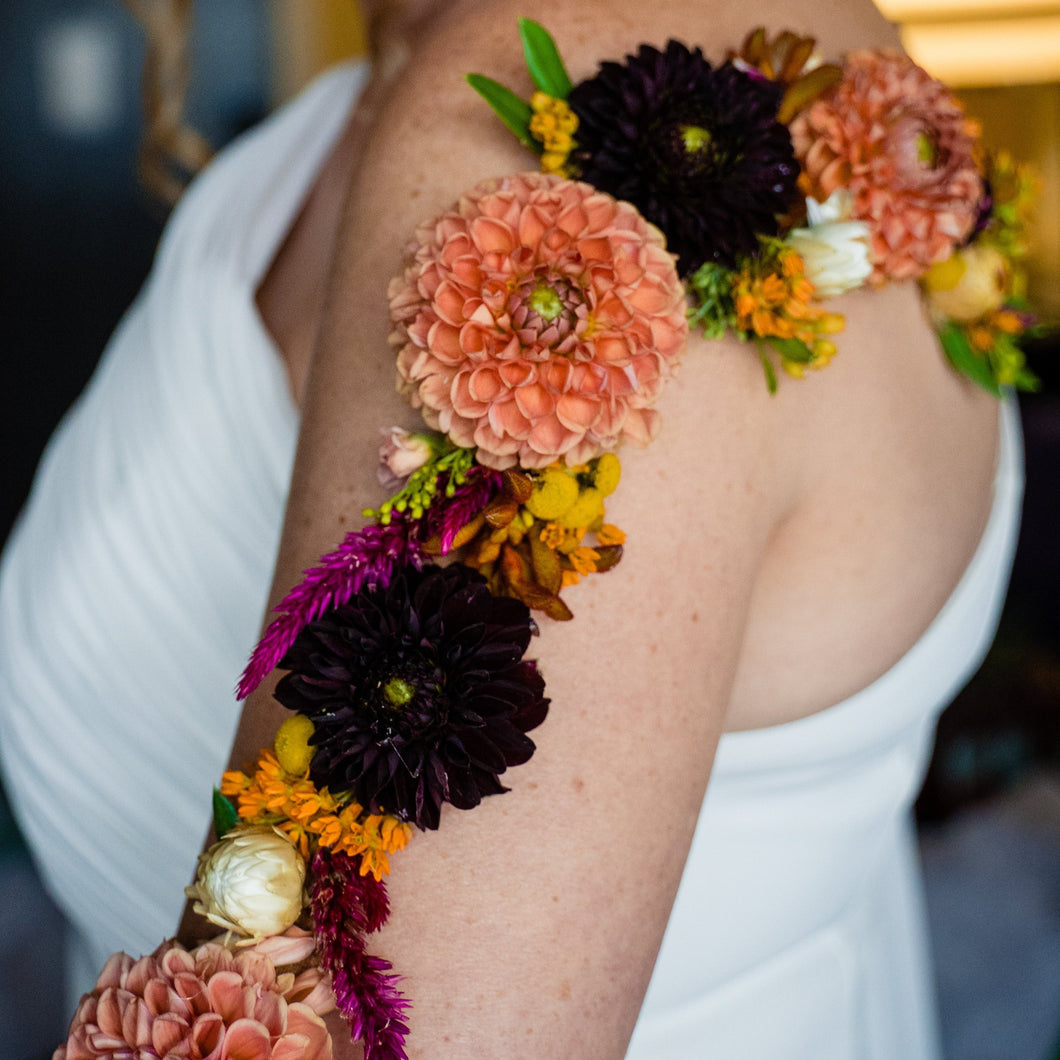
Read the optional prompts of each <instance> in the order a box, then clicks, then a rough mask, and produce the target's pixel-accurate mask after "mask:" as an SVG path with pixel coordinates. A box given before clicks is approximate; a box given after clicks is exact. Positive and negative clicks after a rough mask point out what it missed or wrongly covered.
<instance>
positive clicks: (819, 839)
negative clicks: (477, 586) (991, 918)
mask: <svg viewBox="0 0 1060 1060" xmlns="http://www.w3.org/2000/svg"><path fill="white" fill-rule="evenodd" d="M364 76H365V75H364V70H363V69H361V68H353V67H344V68H340V69H338V70H335V71H333V72H332V73H330V74H328V75H326V76H325V77H323V78H321V79H320V80H319V81H317V82H316V83H315V84H314V85H313V86H311V87H310V88H309V89H308V90H307V91H306V92H305V93H304V94H303V95H302V96H301V97H299V98H298V99H297V100H296V101H294V103H292V104H291V105H289V106H288V107H286V108H285V109H283V110H282V111H280V112H279V113H278V114H276V115H274V116H273V117H272V118H271V119H270V120H269V121H267V122H265V123H264V124H263V125H262V126H260V127H259V128H258V129H257V130H255V131H253V132H251V133H250V134H249V135H247V136H245V137H244V138H243V139H241V140H240V141H239V142H238V143H237V144H235V145H234V146H233V147H231V148H229V149H228V150H226V151H225V152H224V153H223V154H222V155H221V156H220V157H219V158H218V159H217V160H216V161H215V162H214V163H213V164H212V165H211V166H210V167H209V169H208V170H207V171H206V173H204V174H203V175H202V176H201V177H200V178H199V180H198V181H196V183H195V185H194V186H193V187H192V189H191V190H190V191H189V193H188V194H187V196H186V197H185V198H184V200H183V201H182V202H181V204H180V207H179V208H178V210H177V211H176V213H175V215H174V217H173V219H172V221H171V222H170V224H169V227H168V229H167V231H166V234H165V237H164V238H163V241H162V244H161V247H160V250H159V254H158V258H157V261H156V264H155V268H154V270H153V272H152V275H151V278H150V279H149V280H148V282H147V284H146V286H145V288H144V290H143V292H142V293H141V295H140V297H139V299H138V300H137V302H136V303H135V305H134V306H133V307H132V309H131V310H130V311H129V313H128V315H127V316H126V318H125V320H124V321H123V322H122V324H121V326H120V327H119V328H118V330H117V332H116V333H115V336H114V338H113V339H112V341H111V343H110V345H109V347H108V349H107V352H106V354H105V356H104V358H103V361H102V363H101V364H100V367H99V369H98V370H97V372H96V375H95V377H94V378H93V381H92V383H91V384H90V386H89V387H88V389H87V390H86V391H85V393H84V394H83V395H82V397H81V398H80V399H79V401H78V402H77V404H76V405H75V406H74V408H73V409H72V410H71V411H70V413H69V414H68V415H67V417H66V419H65V420H64V422H63V424H62V426H61V427H60V429H59V430H58V432H57V433H56V435H55V437H54V438H53V440H52V442H51V444H50V445H49V447H48V450H47V452H46V454H45V457H44V460H43V462H42V465H41V468H40V471H39V473H38V478H37V481H36V484H35V486H34V492H33V494H32V496H31V499H30V502H29V504H28V505H27V508H26V510H25V511H24V513H23V515H22V518H21V520H20V523H19V525H18V527H17V529H16V531H15V533H14V534H13V536H12V539H11V541H10V542H9V545H8V548H7V551H6V553H5V556H4V564H3V569H2V575H0V752H2V756H3V774H4V778H5V782H6V784H7V786H8V789H9V791H10V793H11V796H12V800H13V802H14V805H15V809H16V812H17V813H18V815H19V819H20V822H21V824H22V826H23V828H24V831H25V833H26V835H27V837H28V839H29V841H30V844H31V846H32V848H33V850H34V854H35V857H36V859H37V862H38V864H39V866H40V868H41V871H42V874H43V876H44V879H45V880H46V882H47V885H48V887H49V889H50V890H51V892H52V893H53V895H54V896H55V898H56V899H57V901H58V902H59V904H60V905H61V906H62V908H63V909H64V910H65V911H66V913H67V915H68V916H69V917H70V919H71V922H72V924H73V926H74V929H75V933H74V935H75V937H74V945H73V956H72V966H71V983H70V997H71V998H76V996H77V995H78V994H79V993H80V992H81V991H82V990H85V989H88V988H89V987H90V986H91V985H92V983H93V981H94V978H95V974H96V973H97V972H98V970H99V968H100V967H101V966H102V964H103V961H104V960H105V958H106V957H107V955H108V954H110V953H111V952H112V951H114V950H116V949H125V950H127V951H129V952H132V953H141V952H149V951H150V950H151V949H153V948H154V947H155V946H156V945H157V944H158V942H159V941H160V939H162V938H163V937H164V936H166V935H167V934H169V933H170V932H171V931H172V930H173V926H174V925H175V923H176V920H177V917H178V915H179V912H180V909H181V905H182V891H183V887H184V885H185V884H186V883H187V882H188V874H189V871H190V868H191V866H192V865H193V863H194V859H195V855H196V853H197V851H198V849H199V846H200V844H201V841H202V838H203V831H204V826H205V819H204V807H205V806H207V805H208V804H209V792H210V789H211V787H212V785H213V784H214V783H215V782H216V780H217V778H218V776H219V775H220V772H221V770H222V769H223V767H224V758H225V755H226V750H227V748H228V746H229V745H230V742H231V738H232V735H233V731H234V728H235V724H236V720H237V715H238V708H237V704H236V702H235V700H234V697H233V694H232V688H233V686H234V683H235V680H236V678H237V676H238V674H239V672H240V670H241V669H242V666H243V664H244V662H245V660H246V657H247V654H248V651H249V649H250V647H251V646H252V645H253V642H254V640H255V637H256V635H257V631H258V625H259V622H260V619H261V614H262V611H263V608H264V604H265V597H266V592H267V588H268V584H269V579H270V573H271V568H272V563H273V560H274V555H275V551H276V547H277V544H278V539H279V532H280V521H281V518H282V512H283V506H284V501H285V496H286V491H287V483H288V478H289V475H290V471H291V464H292V460H293V455H294V446H295V438H296V433H297V428H298V418H297V412H296V410H295V408H294V406H293V404H292V402H291V398H290V394H289V391H288V387H287V383H286V376H285V372H284V369H283V367H282V363H281V361H280V358H279V357H278V356H277V353H276V350H275V348H274V346H273V344H272V342H271V340H270V338H269V336H268V334H267V333H266V331H265V330H264V327H263V325H262V323H261V320H260V317H259V315H258V313H257V310H256V307H255V303H254V292H255V290H256V288H257V286H258V285H259V283H260V281H261V278H262V276H263V274H264V272H265V270H266V269H267V267H268V265H269V263H270V261H271V260H272V258H273V256H274V254H275V252H276V250H277V249H278V246H279V243H280V242H281V240H282V239H283V236H284V235H285V233H286V232H287V230H288V228H289V227H290V225H291V223H292V222H293V220H294V217H295V215H296V214H297V211H298V209H299V207H300V205H301V203H302V201H303V200H304V198H305V195H306V193H307V191H308V189H309V187H310V185H311V183H312V181H313V178H314V177H315V175H316V173H317V171H318V170H319V168H320V166H321V164H322V162H323V160H324V158H325V157H326V156H327V153H328V151H329V148H330V147H331V146H332V144H333V143H334V141H335V139H336V137H337V136H338V134H339V132H340V130H341V128H342V127H343V124H344V122H345V119H346V115H347V113H348V111H349V107H350V105H351V103H352V101H353V100H354V99H355V98H356V95H357V93H358V92H359V90H360V87H361V85H362V84H363V81H364ZM1002 409H1003V412H1002V422H1003V428H1004V429H1003V437H1002V447H1001V459H1000V462H999V467H998V474H997V480H996V483H995V500H994V507H993V512H992V514H991V517H990V521H989V525H988V527H987V529H986V532H985V534H984V536H983V539H982V542H981V544H980V546H979V549H978V551H977V553H976V555H975V558H974V559H973V560H972V562H971V565H970V566H969V568H968V570H967V571H966V573H965V575H964V577H963V579H962V580H961V582H960V584H959V586H958V587H957V589H956V591H955V592H954V594H953V596H952V598H951V599H950V601H949V602H948V603H947V604H946V606H945V607H944V608H943V610H942V612H941V613H940V614H939V616H938V617H937V618H936V620H935V622H934V623H933V625H932V626H931V627H930V629H929V630H928V631H927V632H926V633H925V634H924V636H923V637H922V638H921V640H920V641H919V642H918V644H917V645H916V646H915V647H914V648H913V650H912V651H910V652H909V654H908V655H907V656H906V657H905V658H903V659H902V660H901V661H900V662H899V663H898V664H897V665H896V666H895V667H894V668H893V669H892V670H891V671H889V672H888V673H887V674H885V675H884V676H883V677H881V678H880V679H879V680H878V681H876V682H875V683H874V684H873V685H871V686H870V687H869V688H866V689H865V690H864V691H862V692H860V693H859V694H857V695H855V696H853V697H851V698H850V699H848V700H846V701H845V702H843V703H841V704H838V705H836V706H834V707H831V708H830V709H828V710H825V711H822V712H821V713H819V714H817V715H815V716H813V717H810V718H807V719H805V720H803V721H798V722H795V723H793V724H788V725H782V726H777V727H775V728H771V729H765V730H759V731H755V732H748V733H740V734H732V735H727V736H725V737H724V738H723V739H722V741H721V745H720V747H719V749H718V754H717V760H716V763H715V766H714V772H713V776H712V779H711V783H710V790H709V794H708V796H707V799H706V802H705V804H704V807H703V812H702V815H701V818H700V822H699V827H698V829H697V832H696V837H695V841H694V843H693V846H692V851H691V854H690V856H689V859H688V864H687V867H686V869H685V875H684V878H683V880H682V883H681V889H680V892H679V894H678V898H677V902H676V905H675V906H674V910H673V914H672V916H671V920H670V925H669V928H668V930H667V933H666V937H665V939H664V942H663V946H662V950H661V952H660V955H659V959H658V962H657V964H656V968H655V973H654V976H653V978H652V982H651V986H650V988H649V991H648V996H647V999H646V1001H645V1005H644V1008H643V1011H642V1013H641V1018H640V1021H639V1023H638V1025H637V1029H636V1032H635V1034H634V1037H633V1041H632V1043H631V1045H630V1049H629V1053H628V1057H629V1060H677V1058H680V1060H689V1058H698V1057H706V1058H710V1060H729V1058H731V1060H757V1058H762V1060H765V1058H769V1060H778V1058H786V1060H833V1058H834V1060H855V1058H858V1060H861V1058H873V1060H877V1058H878V1060H898V1058H901V1060H929V1058H932V1057H935V1056H936V1055H937V1044H936V1034H935V1027H934V1016H933V1006H932V1001H931V992H932V991H931V984H930V970H929V964H928V959H927V954H926V951H925V941H924V930H923V923H922V910H921V905H920V896H919V884H918V876H917V868H916V863H915V862H916V857H915V851H914V847H913V836H912V827H911V821H910V805H911V802H912V800H913V798H914V797H915V795H916V792H917V790H918V788H919V785H920V782H921V779H922V776H923V772H924V769H925V767H926V762H927V757H928V753H929V749H930V745H931V739H932V733H933V729H934V724H935V720H936V717H937V715H938V713H939V712H940V711H941V709H942V708H943V707H944V706H945V704H946V703H947V702H948V701H949V699H950V698H951V697H952V695H953V694H954V692H955V691H956V690H957V689H958V688H959V687H960V685H961V684H962V683H963V682H964V681H965V680H966V679H967V678H968V676H969V675H970V674H971V672H972V671H973V670H974V669H975V667H976V666H977V665H978V663H979V661H980V660H981V658H982V655H983V653H984V652H985V650H986V648H987V646H988V644H989V642H990V639H991V637H992V636H993V632H994V628H995V625H996V621H997V615H998V612H999V609H1000V605H1001V600H1002V597H1003V595H1004V588H1005V584H1006V581H1007V576H1008V569H1009V565H1010V561H1011V556H1012V552H1013V549H1014V546H1015V536H1016V528H1017V523H1018V513H1019V502H1020V493H1021V469H1020V457H1019V453H1020V444H1019V438H1018V428H1017V425H1016V422H1015V418H1014V414H1013V411H1012V409H1011V407H1010V406H1009V405H1003V406H1002ZM71 1011H72V1005H71ZM587 1055H588V1054H587Z"/></svg>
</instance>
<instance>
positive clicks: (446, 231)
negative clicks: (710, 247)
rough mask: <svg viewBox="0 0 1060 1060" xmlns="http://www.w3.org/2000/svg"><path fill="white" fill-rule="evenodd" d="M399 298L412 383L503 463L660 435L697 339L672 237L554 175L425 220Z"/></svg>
mask: <svg viewBox="0 0 1060 1060" xmlns="http://www.w3.org/2000/svg"><path fill="white" fill-rule="evenodd" d="M390 308H391V315H392V318H393V320H394V322H395V325H396V327H395V330H394V332H393V334H392V336H391V342H392V343H393V345H394V346H395V347H396V348H397V350H398V376H399V379H398V387H399V389H400V390H401V391H402V393H404V394H405V395H406V396H407V397H408V398H409V400H410V401H411V402H412V404H413V406H415V407H417V408H422V410H423V416H424V418H425V419H426V420H427V422H428V424H429V425H430V426H432V427H435V428H437V429H438V430H441V431H443V432H445V433H446V434H448V435H449V437H450V439H451V440H452V441H453V442H454V443H455V444H456V445H459V446H462V447H466V448H470V447H475V448H477V454H476V455H477V459H478V460H479V462H480V463H482V464H485V465H486V466H489V467H494V468H507V467H511V466H513V465H514V464H516V463H517V462H518V463H519V465H520V466H521V467H523V468H527V469H532V468H543V467H547V466H548V465H549V464H551V463H553V462H554V461H555V460H557V459H558V458H564V459H565V460H566V461H567V463H568V464H577V463H582V462H584V461H586V460H588V459H590V458H592V457H595V456H599V455H600V454H601V453H602V452H604V451H605V450H608V449H613V448H614V447H615V446H616V445H617V444H618V443H619V442H620V441H622V440H625V439H631V440H633V441H636V442H640V443H644V442H647V441H649V440H650V439H651V438H652V437H653V435H654V434H655V431H656V429H657V423H656V419H657V413H655V412H654V411H653V410H652V408H651V406H652V405H653V404H654V402H655V401H656V399H657V398H658V396H659V393H660V390H661V388H662V385H663V382H664V381H665V379H667V378H668V377H669V376H670V375H671V374H672V372H673V369H674V367H675V365H676V364H677V361H678V359H679V358H680V356H681V354H682V352H683V350H684V347H685V342H686V340H687V336H688V325H687V321H686V319H685V302H684V291H683V288H682V286H681V283H680V280H679V279H678V275H677V271H676V269H675V267H674V256H673V255H672V254H670V253H668V252H667V251H666V249H665V242H664V239H663V236H662V234H661V233H660V232H659V231H658V230H657V229H656V228H654V227H653V226H652V225H650V224H648V222H647V221H645V220H644V218H643V217H641V215H640V214H639V213H638V212H637V211H636V209H635V208H634V207H633V206H631V205H630V204H629V203H624V202H619V201H618V200H616V199H613V198H611V196H609V195H606V194H604V193H603V192H599V191H597V190H595V189H594V188H592V187H590V186H589V185H588V184H582V183H576V182H573V181H569V180H564V179H562V178H560V177H556V176H552V175H549V174H542V173H524V174H518V175H516V176H514V177H508V178H505V179H503V180H498V181H490V182H487V183H485V184H481V185H479V186H478V187H477V188H476V189H475V190H474V191H472V192H470V193H469V194H468V195H466V196H464V197H463V198H462V199H461V200H460V202H459V203H457V204H456V206H454V207H453V209H451V210H449V211H447V212H446V213H444V214H442V216H441V217H439V218H438V219H437V220H435V221H433V222H431V223H429V224H427V225H423V226H421V227H420V228H419V230H418V231H417V237H416V240H415V242H414V243H413V245H412V246H411V248H410V255H409V258H408V263H407V266H406V268H405V269H404V271H403V273H402V274H401V275H400V276H398V277H397V278H395V279H394V280H393V281H392V283H391V287H390Z"/></svg>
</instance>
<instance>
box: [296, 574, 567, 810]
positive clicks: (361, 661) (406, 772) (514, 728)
mask: <svg viewBox="0 0 1060 1060" xmlns="http://www.w3.org/2000/svg"><path fill="white" fill-rule="evenodd" d="M532 630H533V623H532V622H531V621H530V614H529V611H528V609H527V607H526V605H525V604H523V603H521V602H519V601H518V600H512V599H507V598H503V597H495V596H493V595H492V594H491V593H490V591H489V589H488V587H487V585H486V582H485V579H484V578H483V577H482V576H481V575H479V574H477V573H476V572H474V571H472V570H469V569H468V568H467V567H464V566H462V565H460V564H453V565H452V566H449V567H445V568H442V567H436V566H431V565H428V566H425V567H424V569H423V570H422V571H417V570H414V569H411V568H410V569H408V570H406V571H405V572H404V573H402V574H400V575H398V576H396V577H395V578H394V579H393V581H391V583H390V584H389V585H388V586H385V587H384V586H380V587H378V588H375V589H371V590H364V591H362V592H360V593H358V594H357V595H356V596H354V597H353V598H352V599H351V600H350V601H349V602H348V603H346V604H345V605H343V606H341V607H337V608H334V609H333V610H331V611H329V612H328V613H327V614H325V615H323V616H322V617H321V618H319V619H317V620H316V621H315V622H312V623H310V624H309V626H307V627H306V628H305V629H304V630H303V631H302V633H301V634H299V637H298V639H297V640H296V641H295V643H294V645H293V646H292V647H291V649H290V651H289V652H288V653H287V655H286V656H285V657H284V659H283V660H282V662H281V664H280V665H281V666H283V667H284V668H286V669H288V670H290V671H291V672H290V673H288V674H287V675H286V676H285V677H284V678H283V679H282V680H281V681H280V683H279V685H278V686H277V689H276V698H277V699H278V700H279V701H280V702H281V703H282V704H283V705H284V706H285V707H287V708H288V709H289V710H295V711H298V712H299V713H300V714H305V715H306V716H307V717H308V718H310V719H311V720H312V722H313V724H314V726H315V731H314V735H313V743H314V745H315V748H316V750H315V753H314V755H313V762H312V765H311V767H310V773H311V776H312V778H313V780H314V782H315V783H316V784H317V785H318V786H319V787H325V786H326V787H329V788H330V789H331V790H334V791H339V790H344V789H352V791H353V793H354V797H355V798H356V799H357V801H358V802H359V803H360V804H361V805H362V806H364V807H366V808H367V809H368V810H369V812H370V813H373V814H375V813H387V814H392V815H394V816H396V817H398V818H400V819H401V820H403V821H413V822H415V823H416V824H417V825H419V826H420V827H421V828H437V827H438V821H439V814H440V811H441V805H442V803H443V802H450V803H452V804H453V805H454V806H456V807H457V808H459V809H470V808H471V807H472V806H477V805H478V803H479V802H481V800H482V798H483V797H484V796H486V795H495V794H499V793H500V792H503V791H506V790H507V789H506V788H505V787H503V785H502V784H501V783H500V781H499V780H498V774H500V773H503V772H504V771H505V769H507V767H508V766H512V765H519V764H520V763H522V762H525V761H526V760H527V759H528V758H530V756H531V755H532V754H533V752H534V743H533V741H532V740H531V739H530V738H529V737H528V736H527V735H526V733H527V732H528V731H529V730H530V729H533V728H535V727H536V726H537V725H539V724H540V723H541V722H542V721H543V720H544V718H545V714H546V712H547V709H548V700H547V699H545V697H544V689H545V683H544V681H543V680H542V678H541V675H540V674H539V673H538V671H537V667H536V666H535V664H534V663H532V662H529V661H525V660H523V654H524V652H525V651H526V649H527V646H528V645H529V643H530V636H531V633H532Z"/></svg>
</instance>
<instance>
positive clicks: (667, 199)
mask: <svg viewBox="0 0 1060 1060" xmlns="http://www.w3.org/2000/svg"><path fill="white" fill-rule="evenodd" d="M783 92H784V86H783V85H781V84H778V83H775V82H772V81H767V80H765V79H764V78H762V77H760V76H755V75H753V74H748V73H745V72H743V71H742V70H740V69H738V68H737V67H735V66H733V65H732V63H725V64H724V65H723V66H719V67H717V68H715V67H712V66H711V64H710V63H709V62H707V60H706V59H704V58H703V53H702V51H701V50H700V49H699V48H696V49H695V50H694V51H690V50H689V49H688V48H687V47H685V45H683V44H681V43H680V42H678V41H674V40H672V41H670V42H669V43H668V44H667V45H666V50H665V51H662V52H660V51H659V50H658V49H657V48H653V47H651V46H650V45H647V44H643V45H641V47H640V50H639V51H638V52H637V54H636V55H630V56H627V57H626V62H625V64H621V63H613V62H608V63H603V64H602V65H601V67H600V72H599V73H598V74H597V75H596V77H594V78H591V79H590V80H588V81H583V82H582V83H581V84H579V85H577V86H576V87H575V88H574V89H573V90H572V92H571V94H570V96H569V98H568V103H569V104H570V106H571V108H572V109H573V110H574V112H575V114H577V116H578V133H577V140H578V146H577V148H576V150H575V151H574V153H573V154H572V156H571V161H572V162H573V163H574V164H575V165H576V167H577V169H578V175H579V176H580V177H581V179H582V180H586V181H588V182H589V183H590V184H593V185H595V186H596V187H598V188H600V189H601V190H603V191H606V192H608V193H609V194H611V195H614V196H615V197H616V198H618V199H625V200H627V201H628V202H631V203H633V205H634V206H636V207H637V209H639V210H640V212H641V213H642V214H644V216H645V217H646V218H647V219H648V220H649V221H651V222H652V223H653V224H655V225H657V226H658V227H659V228H661V229H662V231H663V233H664V234H665V235H666V242H667V247H668V249H669V250H670V251H672V252H673V253H675V254H677V255H678V259H679V260H678V270H679V271H680V273H681V275H682V276H688V275H690V274H691V273H693V272H695V270H696V269H697V268H699V266H700V265H702V264H703V263H704V262H706V261H711V262H715V263H717V264H720V265H727V266H732V265H734V264H735V263H736V259H737V258H738V257H739V256H741V255H746V254H751V255H754V254H756V253H757V252H758V240H757V235H758V234H762V235H775V234H776V233H777V217H778V216H779V215H783V214H784V213H786V212H787V211H788V209H789V208H790V206H791V205H792V202H793V201H794V198H795V192H796V180H797V178H798V173H799V169H798V165H797V163H796V161H795V154H794V151H793V150H792V146H791V137H790V136H789V135H788V130H787V128H786V127H785V126H783V125H781V124H780V123H779V122H778V121H777V120H776V116H777V109H778V107H779V105H780V100H781V97H782V95H783Z"/></svg>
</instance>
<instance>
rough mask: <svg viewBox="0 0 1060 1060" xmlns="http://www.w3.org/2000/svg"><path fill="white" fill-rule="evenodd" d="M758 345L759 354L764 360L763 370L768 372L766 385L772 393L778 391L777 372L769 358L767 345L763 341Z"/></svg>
mask: <svg viewBox="0 0 1060 1060" xmlns="http://www.w3.org/2000/svg"><path fill="white" fill-rule="evenodd" d="M757 345H758V356H759V358H760V359H761V361H762V371H763V372H765V373H766V386H767V387H768V388H769V392H770V393H771V394H775V393H776V392H777V373H776V371H775V369H774V368H773V362H772V361H771V360H770V359H769V354H768V353H767V352H766V348H765V346H764V345H763V344H762V343H761V342H759V343H758V344H757Z"/></svg>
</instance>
